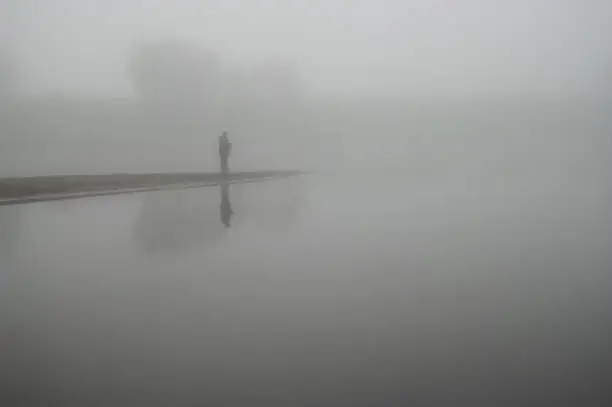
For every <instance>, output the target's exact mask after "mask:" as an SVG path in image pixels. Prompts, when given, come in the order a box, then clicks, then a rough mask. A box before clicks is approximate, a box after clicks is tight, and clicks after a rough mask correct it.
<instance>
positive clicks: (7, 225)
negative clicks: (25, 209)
mask: <svg viewBox="0 0 612 407" xmlns="http://www.w3.org/2000/svg"><path fill="white" fill-rule="evenodd" d="M20 212H21V208H20V207H19V206H7V207H0V259H2V261H7V260H9V259H11V258H12V257H13V256H14V255H15V254H16V253H17V250H18V243H19V226H20V221H21V216H20V215H21V214H20Z"/></svg>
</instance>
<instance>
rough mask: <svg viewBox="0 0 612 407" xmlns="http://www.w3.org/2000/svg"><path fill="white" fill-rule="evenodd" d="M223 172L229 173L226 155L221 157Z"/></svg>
mask: <svg viewBox="0 0 612 407" xmlns="http://www.w3.org/2000/svg"><path fill="white" fill-rule="evenodd" d="M221 172H222V173H223V174H227V173H228V172H229V168H228V160H227V156H226V155H222V156H221Z"/></svg>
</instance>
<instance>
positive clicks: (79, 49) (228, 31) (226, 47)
mask: <svg viewBox="0 0 612 407" xmlns="http://www.w3.org/2000/svg"><path fill="white" fill-rule="evenodd" d="M0 4H4V6H5V7H4V9H5V11H6V12H5V13H3V14H4V16H5V18H8V19H7V21H6V24H4V31H5V32H4V38H5V41H6V40H7V39H9V41H10V42H11V45H12V46H14V48H15V50H16V53H17V54H18V55H19V56H20V57H21V59H22V61H23V64H24V67H25V70H24V72H25V73H26V75H27V79H28V82H29V83H30V84H31V88H35V89H38V90H42V91H60V92H67V93H71V92H77V91H78V92H84V91H85V92H96V93H99V92H102V93H111V94H124V93H126V90H127V89H128V88H129V86H127V85H128V84H127V81H126V80H125V77H124V67H125V61H126V58H127V54H128V50H129V49H130V46H132V45H133V44H135V43H138V41H140V40H154V39H156V38H168V37H178V38H187V39H192V40H196V41H199V42H201V43H202V44H203V45H204V46H208V47H210V48H213V49H215V50H217V51H218V52H219V53H220V55H221V56H222V57H223V58H224V60H225V61H226V62H227V64H228V65H229V66H234V67H240V66H246V65H248V64H253V63H257V62H258V61H260V60H262V59H264V58H267V57H286V58H289V59H292V60H294V61H295V63H296V65H297V67H298V69H299V71H300V73H301V75H302V77H303V78H304V80H305V81H306V83H307V84H308V85H309V86H310V87H311V88H312V89H314V90H317V91H325V92H330V93H342V94H356V93H368V94H389V93H394V94H397V93H400V94H401V93H419V94H420V93H436V94H439V93H472V92H475V93H480V92H483V91H484V92H486V91H493V92H495V91H504V92H506V91H512V92H517V91H518V92H522V91H524V90H525V89H530V90H534V91H547V90H574V89H582V88H585V87H588V86H590V84H591V83H593V82H594V80H595V79H596V78H595V75H599V74H601V72H602V67H603V66H604V64H605V62H606V61H607V59H608V55H609V43H610V41H609V37H610V33H611V29H609V28H608V25H609V21H611V18H612V5H611V4H612V3H610V2H609V1H606V0H586V1H579V0H461V1H459V0H378V1H376V0H308V1H307V0H173V1H170V0H12V1H11V0H0Z"/></svg>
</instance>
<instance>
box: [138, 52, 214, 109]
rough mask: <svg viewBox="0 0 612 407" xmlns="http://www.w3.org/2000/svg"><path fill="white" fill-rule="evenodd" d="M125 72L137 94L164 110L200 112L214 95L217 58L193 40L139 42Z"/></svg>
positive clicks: (212, 102) (210, 101)
mask: <svg viewBox="0 0 612 407" xmlns="http://www.w3.org/2000/svg"><path fill="white" fill-rule="evenodd" d="M129 75H130V79H131V81H132V83H133V86H134V88H135V91H136V93H137V95H138V96H139V97H140V98H142V100H143V101H144V102H145V103H147V104H149V105H152V106H156V107H158V108H161V109H163V110H165V111H166V112H167V113H172V112H175V113H177V112H186V111H187V112H190V111H197V112H200V113H202V112H203V111H204V110H205V109H206V108H210V107H212V106H213V105H214V104H215V102H216V100H217V98H218V93H219V89H218V82H219V76H220V66H219V60H218V58H217V56H216V54H214V53H212V52H207V51H205V50H203V49H201V48H199V47H198V46H197V45H195V44H191V43H187V42H180V41H165V42H159V43H155V44H147V45H143V46H141V47H139V48H138V49H137V50H136V52H135V53H134V54H133V56H132V59H131V61H130V64H129Z"/></svg>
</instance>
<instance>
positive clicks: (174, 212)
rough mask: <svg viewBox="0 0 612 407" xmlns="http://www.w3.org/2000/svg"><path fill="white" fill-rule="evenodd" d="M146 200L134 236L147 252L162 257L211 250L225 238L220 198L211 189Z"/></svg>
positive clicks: (155, 194) (159, 194)
mask: <svg viewBox="0 0 612 407" xmlns="http://www.w3.org/2000/svg"><path fill="white" fill-rule="evenodd" d="M198 192H202V193H198ZM143 196H144V198H145V201H144V204H143V207H142V210H141V212H140V215H139V216H138V219H137V220H136V223H135V224H134V232H133V233H134V239H135V240H136V242H137V243H138V244H139V246H140V247H141V248H142V249H143V250H145V251H146V252H151V253H156V252H157V253H160V254H163V253H173V252H184V251H188V250H190V249H195V248H205V247H210V246H212V245H214V244H217V243H218V242H220V241H221V240H222V239H223V237H224V236H225V228H224V227H223V225H222V224H221V223H220V222H219V212H218V211H219V207H218V201H217V198H216V197H215V194H211V193H210V192H209V190H208V189H205V190H203V191H172V192H168V193H151V194H144V195H143Z"/></svg>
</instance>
